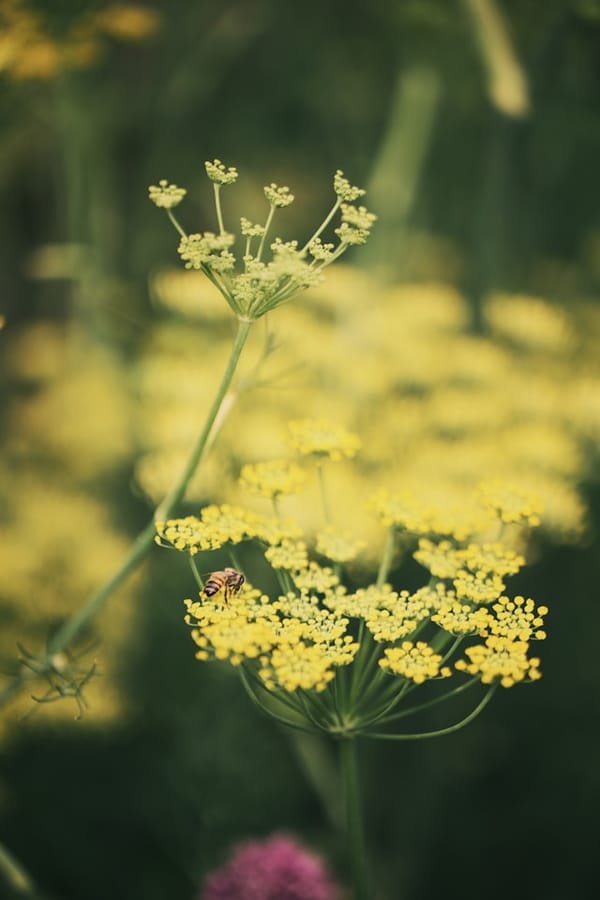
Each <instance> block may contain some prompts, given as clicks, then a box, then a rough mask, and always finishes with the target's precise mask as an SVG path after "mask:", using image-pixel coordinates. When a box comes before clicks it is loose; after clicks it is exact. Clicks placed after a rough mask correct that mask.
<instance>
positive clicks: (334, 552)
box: [317, 526, 366, 563]
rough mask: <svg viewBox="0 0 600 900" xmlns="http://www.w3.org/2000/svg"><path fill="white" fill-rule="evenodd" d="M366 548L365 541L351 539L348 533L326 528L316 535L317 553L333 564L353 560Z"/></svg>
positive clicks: (329, 527) (330, 527)
mask: <svg viewBox="0 0 600 900" xmlns="http://www.w3.org/2000/svg"><path fill="white" fill-rule="evenodd" d="M365 546H366V543H365V541H361V540H358V539H357V538H354V537H352V535H350V534H349V533H348V532H343V531H338V529H337V528H333V527H332V526H328V527H327V528H324V529H323V530H322V531H320V532H319V533H318V534H317V553H320V554H322V555H323V556H326V557H327V558H328V559H331V560H332V561H333V562H338V563H344V562H348V561H349V560H351V559H354V558H355V557H356V556H358V554H359V553H360V551H361V550H362V549H363V548H364V547H365Z"/></svg>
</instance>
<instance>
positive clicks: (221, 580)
mask: <svg viewBox="0 0 600 900" xmlns="http://www.w3.org/2000/svg"><path fill="white" fill-rule="evenodd" d="M245 580H246V576H245V575H242V573H241V572H238V570H237V569H232V568H230V567H227V568H225V569H221V570H219V571H218V572H212V574H211V575H209V577H208V579H207V581H206V584H205V585H204V591H203V593H204V595H205V596H206V597H212V596H214V594H217V593H218V592H219V591H220V590H222V591H223V599H224V600H225V603H227V602H228V601H229V595H230V594H237V592H238V591H239V590H240V588H241V586H242V585H243V583H244V582H245Z"/></svg>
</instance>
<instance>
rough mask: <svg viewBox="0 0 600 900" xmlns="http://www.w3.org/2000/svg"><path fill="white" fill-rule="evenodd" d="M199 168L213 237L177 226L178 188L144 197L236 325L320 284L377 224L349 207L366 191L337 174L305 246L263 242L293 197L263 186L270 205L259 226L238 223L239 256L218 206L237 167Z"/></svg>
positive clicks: (162, 187) (216, 163)
mask: <svg viewBox="0 0 600 900" xmlns="http://www.w3.org/2000/svg"><path fill="white" fill-rule="evenodd" d="M205 168H206V174H207V175H208V178H209V179H210V181H211V182H212V184H213V190H214V199H215V211H216V219H217V225H218V233H214V232H211V231H204V232H194V233H191V234H188V233H187V232H186V231H185V230H184V228H183V227H182V226H181V225H180V223H179V222H178V221H177V219H176V218H175V216H174V214H173V212H172V210H173V209H174V207H175V206H177V205H178V204H179V203H180V202H181V200H182V199H183V197H184V195H185V193H186V191H185V189H184V188H178V187H177V186H176V185H171V184H169V183H168V182H167V181H166V180H162V181H160V182H159V184H158V186H156V185H153V186H151V187H150V188H149V194H150V199H151V200H152V202H153V203H154V204H155V205H156V206H158V207H161V208H163V209H165V210H166V212H167V214H168V215H169V218H170V219H171V222H172V223H173V225H174V226H175V228H176V229H177V231H178V232H179V236H180V238H181V240H180V244H179V248H178V249H179V255H180V257H181V259H182V260H183V262H184V264H185V267H186V268H187V269H198V270H200V271H202V272H203V273H204V274H205V275H206V276H207V278H208V279H209V280H210V281H211V282H212V283H213V284H214V285H215V287H216V288H217V289H218V290H219V291H220V292H221V294H222V295H223V297H224V298H225V300H226V301H227V303H228V304H229V306H230V307H231V309H232V311H233V312H234V314H235V315H236V316H237V318H238V319H240V320H241V321H245V322H253V321H254V320H256V319H259V318H260V317H261V316H263V315H265V313H267V312H269V311H271V310H273V309H276V308H277V307H278V306H281V305H282V304H283V303H287V302H288V301H289V300H291V299H292V297H294V296H295V295H296V294H298V293H299V292H300V291H303V290H305V289H306V288H308V287H311V286H313V285H315V284H318V283H319V281H320V280H321V279H322V277H323V276H322V270H323V269H324V268H325V267H326V266H328V265H329V264H330V263H332V262H333V261H334V260H336V259H338V258H339V257H340V256H341V255H342V254H343V253H345V251H346V250H347V249H348V247H351V246H353V245H356V244H363V243H365V241H366V240H367V238H368V236H369V234H370V230H371V227H372V225H373V223H374V221H375V218H376V217H375V216H374V215H373V214H372V213H370V212H368V211H367V209H366V208H365V207H364V206H360V207H355V206H353V203H354V201H355V200H357V199H358V198H359V197H361V196H362V195H363V194H364V191H363V190H362V189H361V188H356V187H353V186H352V185H351V184H350V183H349V182H348V181H347V180H346V179H345V178H344V176H343V173H342V172H341V171H339V170H338V171H337V172H336V174H335V178H334V192H335V194H336V200H335V203H334V204H333V207H332V209H331V210H330V212H329V213H328V214H327V216H326V217H325V219H324V221H323V222H322V223H321V225H320V226H319V228H317V230H316V231H315V232H314V234H313V235H312V236H311V237H310V238H309V240H308V241H306V243H305V244H304V245H303V246H302V247H300V246H299V243H298V241H287V242H284V241H282V240H281V239H280V238H277V237H276V238H274V239H273V240H271V241H270V242H269V243H267V236H268V233H269V231H270V229H271V225H272V223H273V219H274V215H275V212H276V211H277V210H282V209H285V207H287V206H289V205H290V204H291V203H292V202H293V201H294V195H293V194H292V193H291V192H290V189H289V188H288V187H287V186H286V185H277V184H275V183H271V184H269V185H266V186H265V188H264V194H265V198H266V200H267V203H268V212H267V215H266V219H265V222H264V224H253V223H252V222H250V221H249V220H248V219H246V218H244V217H242V218H241V234H242V237H243V238H244V239H245V241H244V249H243V252H242V255H241V258H239V257H237V256H236V255H235V253H234V252H233V246H234V244H235V236H234V235H233V234H232V233H230V232H228V231H227V230H226V229H225V224H224V217H223V210H222V207H221V189H222V188H223V187H227V186H229V185H232V184H234V183H235V182H236V181H237V178H238V172H237V169H236V168H235V167H234V166H226V165H225V164H224V163H223V162H221V160H219V159H215V160H213V162H206V163H205ZM338 210H340V214H341V221H342V224H341V225H340V227H339V228H336V229H334V234H335V235H336V236H337V243H323V242H322V240H321V237H320V235H321V234H322V233H323V231H324V230H325V228H327V226H328V225H329V223H330V222H331V221H332V220H333V218H334V216H335V215H336V213H337V212H338ZM267 248H268V249H270V251H271V258H270V260H265V259H264V255H265V252H266V250H267Z"/></svg>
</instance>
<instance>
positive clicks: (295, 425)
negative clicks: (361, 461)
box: [288, 419, 361, 462]
mask: <svg viewBox="0 0 600 900" xmlns="http://www.w3.org/2000/svg"><path fill="white" fill-rule="evenodd" d="M288 427H289V440H290V444H291V446H292V447H293V448H294V449H295V450H297V451H298V453H301V454H302V455H303V456H314V457H317V458H318V459H329V460H332V461H333V462H339V461H340V460H342V459H351V458H352V457H353V456H355V455H356V453H357V452H358V450H359V449H360V446H361V443H360V438H359V437H358V436H357V435H356V434H353V433H352V432H350V431H347V430H346V429H345V428H343V427H342V426H341V425H336V424H335V423H333V422H329V421H327V420H326V419H295V420H293V421H292V422H290V423H289V426H288Z"/></svg>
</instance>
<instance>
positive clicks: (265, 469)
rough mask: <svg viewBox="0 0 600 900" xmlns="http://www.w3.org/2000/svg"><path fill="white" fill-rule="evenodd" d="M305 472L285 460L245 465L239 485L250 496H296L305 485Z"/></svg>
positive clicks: (270, 497)
mask: <svg viewBox="0 0 600 900" xmlns="http://www.w3.org/2000/svg"><path fill="white" fill-rule="evenodd" d="M306 478H307V476H306V472H305V471H304V470H303V469H301V468H300V466H299V465H297V464H296V463H293V462H289V461H287V460H272V461H269V462H263V463H255V464H254V465H252V464H247V465H245V466H244V467H243V468H242V471H241V474H240V484H241V485H242V487H244V488H246V489H247V490H249V491H250V493H252V494H258V495H259V496H261V497H268V498H269V499H272V498H274V497H275V498H276V497H280V496H281V495H282V494H298V493H299V492H300V491H301V490H302V489H303V487H304V485H305V484H306Z"/></svg>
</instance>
